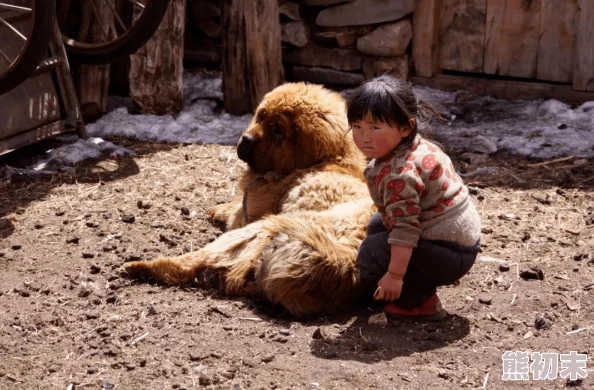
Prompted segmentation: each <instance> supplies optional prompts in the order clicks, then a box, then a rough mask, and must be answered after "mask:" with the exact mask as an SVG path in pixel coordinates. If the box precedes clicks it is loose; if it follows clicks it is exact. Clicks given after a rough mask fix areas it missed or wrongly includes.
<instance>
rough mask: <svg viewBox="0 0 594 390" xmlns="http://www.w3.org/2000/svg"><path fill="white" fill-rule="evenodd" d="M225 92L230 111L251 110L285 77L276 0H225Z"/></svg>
mask: <svg viewBox="0 0 594 390" xmlns="http://www.w3.org/2000/svg"><path fill="white" fill-rule="evenodd" d="M221 3H222V15H223V16H222V19H223V20H222V24H223V31H224V33H223V66H222V68H223V96H224V106H225V111H227V112H228V113H230V114H235V115H239V114H245V113H248V112H252V111H253V110H254V109H255V108H256V107H257V105H258V104H259V103H260V101H261V100H262V98H263V97H264V95H265V94H266V93H268V92H269V91H271V90H272V89H274V88H275V87H276V86H278V85H280V84H281V83H282V81H283V64H282V52H281V27H280V21H279V19H278V3H277V0H252V1H243V0H223V1H222V2H221Z"/></svg>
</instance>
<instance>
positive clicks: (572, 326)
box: [571, 324, 580, 330]
mask: <svg viewBox="0 0 594 390" xmlns="http://www.w3.org/2000/svg"><path fill="white" fill-rule="evenodd" d="M579 328H580V326H579V325H578V324H573V325H571V330H578V329H579Z"/></svg>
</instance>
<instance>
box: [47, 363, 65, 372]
mask: <svg viewBox="0 0 594 390" xmlns="http://www.w3.org/2000/svg"><path fill="white" fill-rule="evenodd" d="M60 368H62V367H61V366H60V365H59V364H52V365H51V366H49V368H48V369H47V370H48V371H49V372H58V371H60Z"/></svg>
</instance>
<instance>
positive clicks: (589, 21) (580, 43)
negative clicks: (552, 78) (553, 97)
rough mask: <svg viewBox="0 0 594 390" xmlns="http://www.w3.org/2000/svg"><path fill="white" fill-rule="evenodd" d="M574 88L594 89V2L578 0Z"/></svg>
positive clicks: (578, 89) (580, 89)
mask: <svg viewBox="0 0 594 390" xmlns="http://www.w3.org/2000/svg"><path fill="white" fill-rule="evenodd" d="M577 5H578V7H577V17H576V23H575V28H576V30H575V31H576V40H575V67H574V72H573V89H575V90H577V91H594V22H593V20H594V2H593V1H592V0H578V3H577Z"/></svg>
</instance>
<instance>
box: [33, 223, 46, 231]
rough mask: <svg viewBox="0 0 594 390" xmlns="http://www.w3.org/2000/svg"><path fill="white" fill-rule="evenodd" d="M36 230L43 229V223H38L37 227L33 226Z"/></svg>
mask: <svg viewBox="0 0 594 390" xmlns="http://www.w3.org/2000/svg"><path fill="white" fill-rule="evenodd" d="M33 227H34V228H35V229H37V230H39V229H43V227H44V225H43V224H41V223H36V224H35V226H33Z"/></svg>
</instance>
